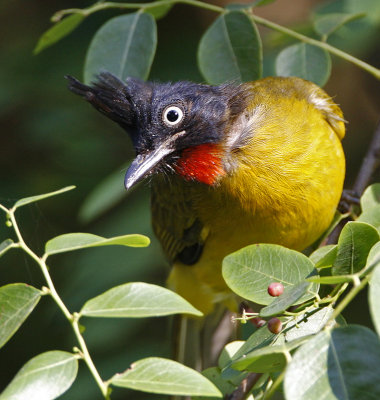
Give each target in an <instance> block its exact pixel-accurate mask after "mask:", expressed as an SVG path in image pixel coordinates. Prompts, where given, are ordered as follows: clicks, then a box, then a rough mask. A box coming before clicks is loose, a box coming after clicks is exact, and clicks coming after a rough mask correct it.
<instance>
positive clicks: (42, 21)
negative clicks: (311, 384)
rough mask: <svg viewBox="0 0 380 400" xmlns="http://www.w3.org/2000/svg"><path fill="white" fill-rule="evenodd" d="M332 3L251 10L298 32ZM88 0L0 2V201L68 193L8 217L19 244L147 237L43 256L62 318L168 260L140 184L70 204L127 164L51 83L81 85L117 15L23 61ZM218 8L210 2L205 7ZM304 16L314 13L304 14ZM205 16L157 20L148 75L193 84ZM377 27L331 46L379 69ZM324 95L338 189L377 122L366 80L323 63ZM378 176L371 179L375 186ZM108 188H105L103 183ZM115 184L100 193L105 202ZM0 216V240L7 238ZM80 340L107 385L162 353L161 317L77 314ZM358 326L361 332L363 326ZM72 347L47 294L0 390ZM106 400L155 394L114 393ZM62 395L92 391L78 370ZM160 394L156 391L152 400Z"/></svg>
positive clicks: (269, 40)
mask: <svg viewBox="0 0 380 400" xmlns="http://www.w3.org/2000/svg"><path fill="white" fill-rule="evenodd" d="M341 3H342V1H335V2H332V3H331V4H328V5H327V6H326V4H327V3H326V2H323V1H304V0H279V1H277V2H275V3H273V4H271V5H269V6H266V7H263V8H260V9H259V10H258V14H259V15H261V16H265V17H267V18H269V19H271V20H273V21H275V22H278V23H280V24H284V25H289V26H293V27H298V28H299V29H300V30H301V31H303V32H306V33H310V34H312V32H311V29H310V18H311V17H310V15H311V14H310V13H311V12H312V11H313V10H318V9H319V12H323V11H324V10H334V9H336V8H337V7H339V4H341ZM90 4H91V2H90V1H77V2H71V3H70V2H68V1H67V0H65V1H63V0H62V1H58V0H52V1H49V2H46V1H42V0H32V1H29V2H25V1H19V0H12V1H11V0H2V2H1V4H0V27H1V28H0V32H1V34H0V60H1V62H0V121H1V125H0V126H1V142H0V155H1V157H0V163H1V168H0V176H1V181H0V182H1V185H0V202H1V203H2V204H4V205H6V206H10V205H11V204H12V203H13V202H14V201H15V200H17V199H19V198H21V197H26V196H29V195H34V194H39V193H45V192H49V191H53V190H56V189H59V188H61V187H63V186H67V185H76V186H77V189H76V190H74V191H72V192H68V193H66V194H63V195H61V196H59V197H56V198H52V199H49V200H44V201H43V202H40V203H36V204H34V205H31V206H28V207H25V208H22V209H21V210H19V212H18V216H19V220H20V221H21V229H22V232H23V234H24V238H25V240H26V241H27V243H29V244H30V245H31V247H32V248H33V249H34V250H35V251H37V252H38V253H39V254H41V252H42V249H43V244H44V242H45V241H46V240H48V239H49V238H51V237H54V236H56V235H59V234H63V233H67V232H78V231H84V232H91V233H94V234H99V235H103V236H114V235H121V234H126V233H142V234H146V235H148V236H149V237H150V238H152V244H151V246H150V247H149V248H147V249H127V248H119V247H104V248H98V249H90V250H83V251H80V252H74V253H69V254H67V255H57V256H53V257H52V258H51V259H49V260H50V263H49V264H50V267H51V271H50V272H51V274H52V277H53V280H54V281H55V283H56V287H57V289H58V292H59V293H60V294H61V295H62V297H63V299H64V301H65V303H66V304H67V305H68V307H69V309H70V310H71V311H75V310H79V309H80V307H81V305H82V304H83V303H84V302H85V301H86V300H87V299H89V298H90V297H93V296H95V295H97V294H100V293H101V292H103V291H105V290H107V289H108V288H111V287H113V286H115V285H119V284H122V283H125V282H129V281H145V282H150V283H157V284H161V285H163V284H164V282H165V277H166V275H167V272H168V265H167V264H166V262H165V260H164V258H163V257H162V254H161V251H160V246H159V244H158V243H157V241H155V239H154V237H153V234H152V230H151V226H150V213H149V188H148V185H147V183H142V184H141V185H140V186H139V187H138V188H137V189H136V190H134V191H133V192H132V193H131V194H129V195H128V196H127V195H123V198H122V199H121V201H118V202H117V204H115V205H114V206H113V207H111V208H110V209H109V210H108V211H107V212H106V213H103V214H102V215H100V216H98V217H97V218H95V219H92V220H91V221H86V218H84V217H85V214H83V212H82V214H81V215H82V218H80V217H78V216H79V215H80V209H81V206H82V205H83V203H84V202H85V200H86V198H87V197H88V195H89V194H90V193H91V191H92V190H93V189H94V188H95V187H96V186H97V185H98V184H99V183H100V182H101V181H103V179H104V178H106V177H107V176H109V175H110V174H113V176H114V178H115V177H116V179H117V181H116V182H117V183H116V184H117V187H116V189H117V190H116V192H117V193H122V190H123V177H124V172H125V169H126V162H127V161H128V160H130V159H131V158H132V157H133V151H132V149H131V146H130V142H129V139H128V137H127V135H126V134H125V133H124V132H123V131H122V130H121V129H120V128H118V127H117V126H116V125H115V124H113V123H112V122H111V121H108V120H106V118H104V117H103V116H101V115H100V114H99V113H97V112H95V111H94V110H93V109H92V108H91V107H90V106H89V105H88V104H85V102H83V101H81V99H79V98H78V97H76V96H74V95H73V94H71V93H70V92H69V91H68V90H67V88H66V82H65V79H64V78H63V77H64V75H65V74H71V75H74V76H76V77H78V78H82V68H83V64H84V59H85V55H86V50H87V48H88V46H89V43H90V41H91V38H92V36H93V34H94V33H95V32H96V30H97V29H98V28H99V27H100V26H101V25H102V23H104V22H105V21H106V20H107V19H108V18H110V17H112V16H115V15H118V14H119V13H118V12H117V11H107V12H101V13H97V14H95V15H93V16H91V17H90V18H88V19H86V20H85V21H84V22H83V23H82V25H80V26H79V28H78V29H77V30H76V31H74V33H72V34H71V35H70V36H68V37H67V38H65V39H64V40H63V41H62V42H59V43H58V44H56V45H55V46H53V47H51V48H49V49H47V50H46V51H44V52H42V53H41V54H39V55H38V56H34V55H33V54H32V52H33V48H34V46H35V45H36V42H37V40H38V38H39V36H40V35H41V34H42V33H43V32H44V31H45V30H46V29H48V28H49V18H50V16H51V15H52V14H53V13H54V12H55V11H57V10H59V9H62V8H69V7H73V6H74V7H86V6H89V5H90ZM217 4H219V5H223V3H222V2H217ZM314 12H315V11H314ZM215 17H216V15H215V14H212V13H210V12H206V11H202V10H197V9H194V8H192V7H189V6H185V5H178V6H176V7H174V9H173V10H172V11H171V12H170V13H169V15H168V16H167V17H166V18H164V19H162V20H160V21H158V49H157V55H156V58H155V61H154V64H153V68H152V72H151V79H157V80H162V81H166V80H172V81H175V80H180V79H187V80H195V81H202V77H201V76H200V74H199V72H198V70H197V67H196V49H197V43H198V41H199V39H200V37H201V35H202V32H204V30H205V29H206V28H207V26H208V24H209V23H210V22H211V21H212V20H213V18H215ZM262 33H263V35H264V43H265V47H264V60H265V75H270V74H272V73H273V60H274V57H275V55H276V54H277V53H278V51H279V50H280V49H281V47H282V46H283V45H284V44H288V43H289V39H288V38H285V37H282V36H281V35H278V34H273V33H270V32H268V31H267V30H262ZM378 38H379V27H378V26H377V27H376V25H374V24H373V23H370V22H368V21H366V20H364V21H363V20H362V21H356V22H352V23H350V24H349V26H347V27H344V28H342V29H340V30H339V31H338V32H337V34H335V35H334V37H332V38H331V43H333V44H336V45H337V46H339V47H341V48H343V49H345V50H347V51H349V52H352V53H353V54H355V55H356V56H358V57H360V58H362V59H364V60H366V61H367V62H369V63H371V64H373V65H375V66H378V67H379V65H380V47H379V44H380V41H379V40H378ZM326 90H327V92H328V93H329V94H330V95H331V96H333V97H334V99H335V101H336V102H337V103H338V104H340V105H341V107H342V109H343V111H344V114H345V118H346V119H347V121H348V122H349V124H348V125H347V136H346V139H345V140H344V147H345V150H346V155H347V170H348V171H347V180H346V187H347V188H349V187H350V186H351V185H352V182H353V180H354V178H355V175H356V173H357V171H358V168H359V166H360V163H361V160H362V158H363V156H364V154H365V151H366V149H367V147H368V144H369V141H370V138H371V135H372V132H373V131H374V129H375V126H376V123H377V120H378V118H379V104H380V92H379V85H378V82H376V81H375V79H374V78H373V77H371V76H370V75H368V74H367V73H365V72H363V71H361V70H359V69H358V68H356V67H355V66H352V65H349V64H347V63H346V62H342V61H341V60H336V59H333V71H332V76H331V78H330V80H329V82H328V84H327V85H326ZM379 178H380V177H379V176H377V177H376V179H377V181H379V180H380V179H379ZM113 182H114V181H113ZM114 190H115V184H114V185H112V186H111V187H108V189H104V190H103V194H104V196H105V197H106V198H107V196H109V197H110V198H113V196H114V195H115V192H114ZM4 222H5V218H4V215H2V214H1V215H0V241H2V240H3V239H6V238H7V237H9V232H8V228H6V226H5V224H4ZM10 282H27V283H30V284H32V285H34V286H36V287H41V285H43V280H42V279H41V274H40V271H39V270H38V269H37V268H36V266H35V265H34V264H33V262H31V260H30V259H29V258H28V257H26V256H24V255H23V254H21V252H17V251H12V252H8V253H7V254H6V255H5V256H4V257H2V258H1V259H0V285H4V284H7V283H10ZM345 317H346V319H347V320H348V321H349V322H358V323H364V324H366V325H369V324H370V322H369V317H368V311H367V303H366V297H365V293H364V294H363V295H361V298H360V299H358V300H357V301H355V302H354V304H353V305H352V306H351V308H350V309H348V310H347V312H346V313H345ZM82 323H83V324H84V325H85V326H86V331H85V333H84V335H85V338H86V341H87V342H88V345H89V348H90V351H91V352H92V354H93V358H94V361H95V364H96V365H97V366H98V368H99V370H100V373H101V375H102V377H104V378H105V379H108V378H109V377H110V376H112V375H113V374H114V373H116V372H120V371H123V370H124V369H126V368H127V367H128V366H129V364H130V363H131V362H133V361H135V360H137V359H140V358H143V357H146V356H152V355H154V356H164V357H170V340H169V337H170V323H169V321H168V320H167V319H165V318H157V319H141V320H138V319H137V320H124V319H93V320H92V319H83V321H82ZM369 326H370V325H369ZM73 345H75V340H74V337H73V334H72V332H71V328H70V326H69V324H68V323H67V322H66V321H65V319H64V318H63V316H62V315H61V313H60V312H59V310H58V309H57V307H56V306H55V304H53V302H52V301H51V299H50V298H43V299H42V300H41V302H40V304H39V305H38V307H37V308H36V310H35V311H34V312H33V313H32V315H31V316H30V317H29V319H28V320H27V321H26V322H25V323H24V325H23V326H22V328H21V329H20V330H19V331H18V332H17V333H16V334H15V336H14V337H12V339H11V340H10V342H9V343H8V344H7V345H6V346H5V347H4V348H2V349H1V350H0V370H1V373H0V390H1V389H3V388H4V387H5V386H6V384H7V383H8V382H9V381H10V380H11V378H12V377H13V376H14V375H15V373H16V372H17V371H18V370H19V369H20V367H21V366H22V365H23V364H24V363H25V362H26V361H27V360H29V359H30V358H32V357H33V356H35V355H37V354H39V353H41V352H44V351H48V350H53V349H62V350H67V351H71V349H72V347H73ZM114 394H115V396H114V397H113V398H114V399H127V398H128V399H139V398H144V399H148V398H157V396H150V395H147V394H138V393H135V392H132V391H130V392H129V391H125V390H118V389H116V390H115V392H114ZM62 398H64V399H73V400H76V399H78V400H79V399H97V398H99V399H100V398H101V396H100V392H99V391H98V388H97V387H96V385H95V383H94V382H93V380H92V378H91V377H90V376H89V373H88V372H87V370H86V368H84V367H83V365H82V366H81V368H80V371H79V378H78V379H77V381H76V382H75V384H74V386H73V387H72V388H71V389H70V391H69V392H67V393H66V394H65V395H64V396H63V397H62ZM161 398H162V396H161Z"/></svg>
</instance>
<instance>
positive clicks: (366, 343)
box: [284, 325, 380, 400]
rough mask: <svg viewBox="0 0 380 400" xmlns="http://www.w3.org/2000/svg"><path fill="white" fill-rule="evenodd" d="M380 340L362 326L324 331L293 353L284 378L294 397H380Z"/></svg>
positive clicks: (310, 399)
mask: <svg viewBox="0 0 380 400" xmlns="http://www.w3.org/2000/svg"><path fill="white" fill-rule="evenodd" d="M379 365H380V342H379V339H378V337H377V336H376V335H375V334H374V333H373V332H372V331H370V330H369V329H368V328H365V327H363V326H358V325H351V326H350V325H349V326H347V327H339V328H336V329H334V330H332V331H327V330H325V331H322V332H320V333H319V334H318V335H316V336H315V337H313V338H312V339H311V340H309V341H308V342H307V343H305V344H304V345H303V346H302V347H300V348H299V349H298V350H297V351H296V353H295V354H294V356H293V360H292V361H291V363H290V364H289V366H288V368H287V370H286V374H285V381H284V388H285V398H286V399H291V400H320V399H322V398H323V399H326V400H327V399H331V400H332V399H360V400H374V399H379V398H380V380H379V377H378V372H379Z"/></svg>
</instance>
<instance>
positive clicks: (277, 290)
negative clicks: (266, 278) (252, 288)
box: [268, 282, 284, 297]
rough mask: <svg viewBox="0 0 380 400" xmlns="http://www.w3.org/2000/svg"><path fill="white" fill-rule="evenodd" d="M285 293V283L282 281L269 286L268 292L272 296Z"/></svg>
mask: <svg viewBox="0 0 380 400" xmlns="http://www.w3.org/2000/svg"><path fill="white" fill-rule="evenodd" d="M282 293H284V285H283V284H282V283H280V282H272V283H271V284H270V285H269V286H268V294H269V295H270V296H272V297H278V296H281V295H282Z"/></svg>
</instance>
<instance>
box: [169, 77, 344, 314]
mask: <svg viewBox="0 0 380 400" xmlns="http://www.w3.org/2000/svg"><path fill="white" fill-rule="evenodd" d="M246 87H247V90H249V91H250V101H249V107H248V108H247V110H246V111H245V113H244V114H242V116H241V118H240V119H239V120H238V121H236V122H235V124H234V126H232V127H231V134H230V135H229V136H228V137H227V138H226V147H227V150H228V159H227V160H226V163H228V165H229V168H230V170H229V173H228V175H227V176H225V177H223V178H222V179H221V180H220V182H219V184H218V185H217V186H214V187H206V186H203V185H195V186H193V187H192V188H191V190H189V193H188V195H189V196H190V197H191V201H192V203H193V209H194V210H195V213H196V214H197V218H199V220H200V221H201V222H202V224H203V226H204V230H203V232H204V235H205V236H207V238H206V240H205V243H204V249H203V253H202V256H201V258H200V259H199V261H198V262H197V263H196V264H195V265H193V266H186V265H182V264H180V263H176V264H175V265H174V268H173V270H172V273H171V275H170V277H169V284H170V286H172V287H173V288H174V289H175V290H176V291H177V292H178V293H179V294H181V295H182V296H184V297H185V298H187V299H188V300H189V301H191V302H192V303H193V304H194V305H195V306H197V307H199V308H200V309H201V310H203V311H204V312H206V313H207V312H209V311H211V309H212V308H213V303H214V302H216V301H220V300H221V299H223V298H224V297H226V296H227V297H228V295H226V293H228V290H227V287H226V285H225V283H224V281H223V278H222V276H221V263H222V260H223V258H224V257H225V256H226V255H227V254H229V253H231V252H233V251H236V250H238V249H240V248H242V247H244V246H246V245H249V244H252V243H276V244H281V245H283V246H286V247H289V248H293V249H296V250H302V249H304V248H306V247H307V246H309V245H310V244H312V243H313V242H314V241H315V240H316V239H317V238H318V237H319V236H320V235H321V234H322V233H323V232H324V231H325V230H326V229H327V228H328V226H329V224H330V222H331V220H332V218H333V215H334V212H335V209H336V207H337V204H338V202H339V199H340V196H341V193H342V188H343V181H344V175H345V160H344V154H343V150H342V146H341V143H340V140H341V138H342V137H343V136H344V124H343V119H342V113H341V111H340V109H339V107H338V106H336V105H335V104H334V103H333V102H332V101H331V99H330V98H329V97H328V96H327V94H326V93H325V92H324V91H322V90H321V89H320V88H318V87H317V86H315V85H314V84H312V83H310V82H307V81H304V80H302V79H298V78H266V79H262V80H260V81H257V82H254V83H249V84H246ZM238 130H240V131H239V132H237V131H238ZM242 130H243V131H244V132H243V134H242V133H241V132H242ZM237 133H240V136H239V140H238V141H239V143H236V141H237V139H236V137H237Z"/></svg>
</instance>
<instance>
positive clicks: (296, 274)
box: [222, 244, 318, 305]
mask: <svg viewBox="0 0 380 400" xmlns="http://www.w3.org/2000/svg"><path fill="white" fill-rule="evenodd" d="M222 271H223V277H224V279H225V281H226V283H227V285H228V286H229V287H230V288H231V289H232V290H233V291H234V292H235V293H237V294H238V295H239V296H242V297H243V298H245V299H248V300H251V301H253V302H255V303H258V304H265V305H266V304H269V303H271V302H272V301H273V297H271V296H270V295H269V294H268V291H267V290H268V286H269V284H271V283H272V282H281V283H282V284H283V285H284V288H287V287H292V286H294V285H297V284H299V283H301V282H303V281H304V280H305V279H306V278H307V277H309V276H311V275H314V274H316V269H315V268H314V264H313V263H312V262H311V261H310V260H309V259H308V258H307V257H306V256H305V255H303V254H301V253H299V252H297V251H295V250H290V249H287V248H285V247H282V246H279V245H275V244H254V245H251V246H247V247H245V248H243V249H241V250H238V251H236V252H235V253H232V254H230V255H228V256H227V257H225V258H224V260H223V269H222ZM309 291H310V293H308V294H306V295H305V296H302V297H301V299H300V300H299V303H302V302H303V301H305V300H308V299H311V298H312V297H314V294H313V293H317V291H318V285H313V286H312V287H311V288H310V290H309Z"/></svg>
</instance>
